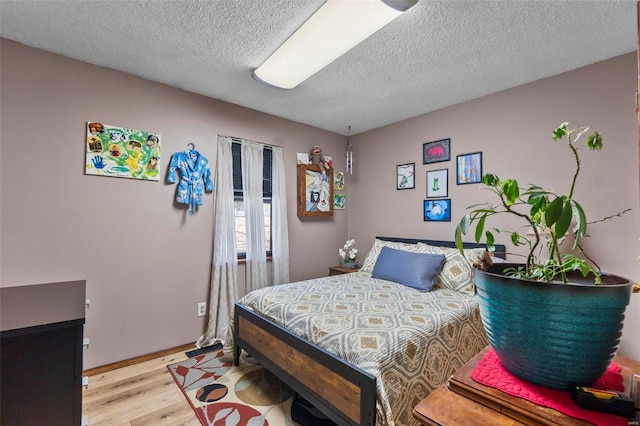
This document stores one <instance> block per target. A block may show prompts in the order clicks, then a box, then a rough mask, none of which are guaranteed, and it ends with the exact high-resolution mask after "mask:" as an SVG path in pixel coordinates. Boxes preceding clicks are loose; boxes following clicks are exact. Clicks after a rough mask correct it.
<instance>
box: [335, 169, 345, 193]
mask: <svg viewBox="0 0 640 426" xmlns="http://www.w3.org/2000/svg"><path fill="white" fill-rule="evenodd" d="M333 189H335V190H336V191H344V172H338V171H334V172H333Z"/></svg>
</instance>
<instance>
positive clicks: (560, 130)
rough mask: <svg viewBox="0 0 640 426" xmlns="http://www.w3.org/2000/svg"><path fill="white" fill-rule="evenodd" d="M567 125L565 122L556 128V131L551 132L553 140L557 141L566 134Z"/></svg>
mask: <svg viewBox="0 0 640 426" xmlns="http://www.w3.org/2000/svg"><path fill="white" fill-rule="evenodd" d="M568 124H569V123H567V122H566V121H565V122H564V123H562V124H560V125H559V126H558V127H556V129H555V130H554V131H553V140H554V141H557V140H558V139H562V138H563V137H564V136H565V135H566V134H567V133H568V132H567V125H568Z"/></svg>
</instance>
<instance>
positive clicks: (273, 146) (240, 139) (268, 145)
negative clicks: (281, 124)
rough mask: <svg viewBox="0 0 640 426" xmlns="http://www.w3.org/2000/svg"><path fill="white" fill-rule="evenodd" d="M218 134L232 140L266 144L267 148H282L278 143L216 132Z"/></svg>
mask: <svg viewBox="0 0 640 426" xmlns="http://www.w3.org/2000/svg"><path fill="white" fill-rule="evenodd" d="M218 136H222V137H223V138H229V139H231V140H232V141H234V142H243V141H244V142H249V143H255V144H258V145H263V146H266V147H268V148H282V149H284V147H283V146H280V145H273V144H269V143H264V142H258V141H252V140H250V139H244V138H239V137H237V136H229V135H221V134H218Z"/></svg>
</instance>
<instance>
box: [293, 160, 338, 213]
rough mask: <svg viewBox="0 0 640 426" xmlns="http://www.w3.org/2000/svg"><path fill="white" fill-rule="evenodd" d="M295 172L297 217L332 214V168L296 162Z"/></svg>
mask: <svg viewBox="0 0 640 426" xmlns="http://www.w3.org/2000/svg"><path fill="white" fill-rule="evenodd" d="M296 174H297V176H296V177H297V189H298V191H297V211H298V217H323V216H333V169H331V168H330V169H328V170H326V172H325V173H322V170H321V169H320V166H318V165H317V164H298V166H297V170H296Z"/></svg>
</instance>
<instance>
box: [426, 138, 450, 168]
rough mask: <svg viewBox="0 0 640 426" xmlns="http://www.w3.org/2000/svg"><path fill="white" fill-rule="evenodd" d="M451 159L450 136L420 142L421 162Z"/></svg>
mask: <svg viewBox="0 0 640 426" xmlns="http://www.w3.org/2000/svg"><path fill="white" fill-rule="evenodd" d="M449 160H451V138H447V139H440V140H437V141H433V142H426V143H423V144H422V164H433V163H440V162H442V161H449Z"/></svg>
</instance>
